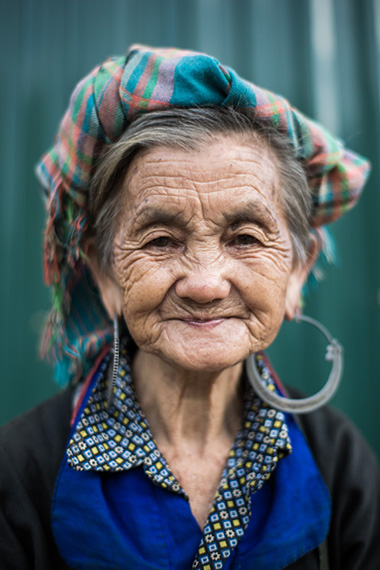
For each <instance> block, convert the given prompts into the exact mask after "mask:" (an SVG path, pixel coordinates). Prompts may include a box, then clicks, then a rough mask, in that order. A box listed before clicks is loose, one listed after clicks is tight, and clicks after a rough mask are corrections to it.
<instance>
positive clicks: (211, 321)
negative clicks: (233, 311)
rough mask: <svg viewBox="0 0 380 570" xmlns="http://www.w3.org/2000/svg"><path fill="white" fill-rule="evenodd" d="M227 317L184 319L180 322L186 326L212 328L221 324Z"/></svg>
mask: <svg viewBox="0 0 380 570" xmlns="http://www.w3.org/2000/svg"><path fill="white" fill-rule="evenodd" d="M227 318H229V317H210V318H204V317H202V318H201V319H199V318H195V317H186V318H184V319H180V320H181V321H182V322H184V323H186V324H187V325H190V326H193V327H199V328H213V327H216V326H218V325H220V324H221V323H223V322H224V321H225V320H226V319H227Z"/></svg>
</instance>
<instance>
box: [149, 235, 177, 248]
mask: <svg viewBox="0 0 380 570" xmlns="http://www.w3.org/2000/svg"><path fill="white" fill-rule="evenodd" d="M171 244H172V240H171V239H170V238H169V237H167V236H160V237H158V238H155V239H152V241H150V242H149V243H147V246H149V247H159V248H164V247H168V246H169V245H171Z"/></svg>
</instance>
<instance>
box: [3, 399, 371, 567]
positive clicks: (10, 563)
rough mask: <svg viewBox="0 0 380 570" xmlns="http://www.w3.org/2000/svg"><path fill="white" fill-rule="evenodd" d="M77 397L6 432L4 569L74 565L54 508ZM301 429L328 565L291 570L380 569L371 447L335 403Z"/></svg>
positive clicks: (312, 560)
mask: <svg viewBox="0 0 380 570" xmlns="http://www.w3.org/2000/svg"><path fill="white" fill-rule="evenodd" d="M72 396H73V394H72V390H71V389H67V390H65V391H63V392H62V393H60V394H58V395H56V396H54V397H53V398H51V399H49V400H47V401H46V402H44V403H43V404H41V405H40V406H38V407H37V408H35V409H34V410H32V411H30V412H28V413H27V414H24V415H23V416H21V417H19V418H16V419H15V420H13V421H12V422H10V423H9V424H7V425H5V426H3V427H2V428H1V429H0V506H1V514H0V568H1V570H32V569H33V570H64V569H65V570H66V569H67V568H68V566H67V565H66V564H65V562H64V561H63V560H62V558H61V556H60V555H59V553H58V551H57V548H56V546H55V543H54V539H53V536H52V532H51V528H50V506H51V499H52V494H53V489H54V483H55V480H56V477H57V475H58V471H59V468H60V465H61V462H62V458H63V454H64V451H65V448H66V443H67V438H68V435H69V431H70V425H69V424H70V416H71V411H72ZM301 426H302V429H303V431H304V433H305V435H306V437H307V440H308V442H309V445H310V447H311V449H312V451H313V453H314V457H315V459H316V461H317V464H318V465H319V468H320V470H321V473H322V476H323V478H324V480H325V482H326V484H327V486H328V488H329V490H330V494H331V496H332V520H331V527H330V532H329V538H328V544H327V547H328V563H329V565H328V566H327V565H326V564H324V563H323V564H322V563H321V561H320V556H321V553H320V551H318V550H316V551H313V552H311V553H309V554H307V555H306V556H303V557H302V558H301V559H299V560H297V561H296V562H294V563H293V564H291V565H290V566H288V567H287V569H288V570H317V569H320V568H329V569H330V570H380V473H379V469H378V466H377V463H376V460H375V458H374V456H373V454H372V452H371V451H370V450H369V448H368V446H367V444H366V443H365V441H364V440H363V439H362V437H361V436H360V434H359V433H358V432H357V430H356V429H355V428H354V426H353V425H352V424H351V423H350V422H349V420H347V419H346V418H345V417H344V416H342V415H341V414H340V413H338V412H336V411H335V410H332V409H331V408H324V409H322V410H319V411H317V412H314V413H312V414H308V415H306V416H304V417H302V421H301ZM136 570H138V569H136ZM268 570H270V569H268Z"/></svg>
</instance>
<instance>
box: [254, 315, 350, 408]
mask: <svg viewBox="0 0 380 570" xmlns="http://www.w3.org/2000/svg"><path fill="white" fill-rule="evenodd" d="M294 320H295V322H300V321H304V322H306V323H309V324H311V325H313V326H315V327H316V328H317V329H318V330H319V331H320V332H321V333H322V334H323V335H324V336H325V337H326V338H327V340H328V343H329V344H328V345H327V349H326V356H325V358H326V360H327V361H331V362H332V368H331V371H330V375H329V377H328V380H327V382H326V384H325V385H324V386H323V388H321V390H320V391H319V392H317V393H316V394H314V395H313V396H310V397H309V398H301V399H298V400H294V399H292V398H285V397H282V396H279V395H278V394H275V393H274V392H271V391H270V390H269V389H268V388H267V387H266V386H265V384H264V383H263V380H262V379H261V376H260V373H259V371H258V368H257V365H256V359H255V356H254V355H253V354H251V355H250V356H249V357H248V358H247V359H246V367H247V374H248V379H249V381H250V383H251V385H252V388H253V389H254V391H255V392H256V394H257V395H258V396H260V398H261V399H262V400H264V401H265V402H267V403H268V404H269V405H271V406H273V407H274V408H276V409H278V410H281V411H282V412H290V413H292V414H307V413H309V412H313V411H314V410H317V409H318V408H321V407H322V406H324V405H325V404H326V403H327V402H328V401H329V400H330V399H331V398H332V396H333V395H334V394H335V392H336V390H337V388H338V386H339V382H340V379H341V377H342V372H343V348H342V346H341V345H340V344H339V342H338V341H337V340H336V339H334V338H332V336H331V334H330V333H329V331H328V330H327V329H326V328H325V327H324V326H323V325H322V324H321V323H320V322H319V321H317V320H315V319H312V318H311V317H306V316H304V315H297V316H296V317H295V318H294Z"/></svg>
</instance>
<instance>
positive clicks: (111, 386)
mask: <svg viewBox="0 0 380 570" xmlns="http://www.w3.org/2000/svg"><path fill="white" fill-rule="evenodd" d="M112 350H113V362H112V368H110V373H109V375H108V386H107V408H110V407H111V405H112V400H113V395H114V391H115V385H116V378H117V371H118V369H119V360H120V339H119V317H118V315H115V316H114V318H113V349H112Z"/></svg>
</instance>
